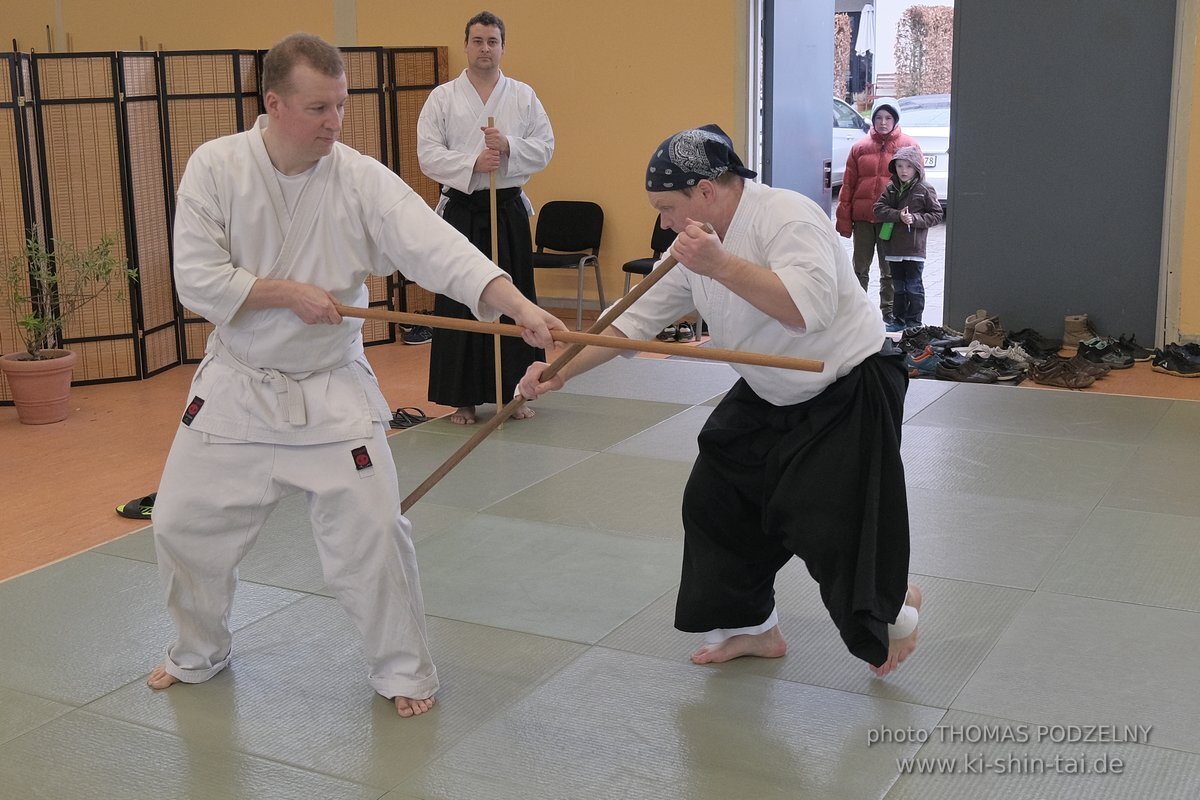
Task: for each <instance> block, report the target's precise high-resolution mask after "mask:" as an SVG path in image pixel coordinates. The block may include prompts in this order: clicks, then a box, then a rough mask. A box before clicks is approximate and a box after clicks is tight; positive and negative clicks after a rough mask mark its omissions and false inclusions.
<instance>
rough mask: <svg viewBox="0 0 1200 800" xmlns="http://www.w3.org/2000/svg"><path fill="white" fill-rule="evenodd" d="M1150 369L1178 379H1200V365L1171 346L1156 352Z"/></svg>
mask: <svg viewBox="0 0 1200 800" xmlns="http://www.w3.org/2000/svg"><path fill="white" fill-rule="evenodd" d="M1150 369H1152V370H1154V371H1155V372H1165V373H1166V374H1167V375H1174V376H1175V377H1177V378H1200V364H1196V363H1193V362H1191V361H1189V360H1188V359H1187V358H1185V357H1184V356H1183V355H1181V354H1180V352H1179V350H1177V349H1175V348H1174V347H1170V346H1168V347H1165V348H1163V349H1162V350H1155V351H1154V357H1153V358H1152V360H1151V363H1150Z"/></svg>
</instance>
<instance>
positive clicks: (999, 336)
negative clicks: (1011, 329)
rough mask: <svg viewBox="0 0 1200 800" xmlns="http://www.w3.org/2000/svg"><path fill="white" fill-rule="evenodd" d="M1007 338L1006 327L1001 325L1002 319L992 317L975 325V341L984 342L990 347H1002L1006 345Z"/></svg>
mask: <svg viewBox="0 0 1200 800" xmlns="http://www.w3.org/2000/svg"><path fill="white" fill-rule="evenodd" d="M1006 336H1007V334H1006V333H1005V332H1004V326H1002V325H1001V324H1000V318H999V317H997V316H991V317H988V318H987V319H983V320H980V321H979V322H976V323H975V337H974V340H975V341H977V342H982V343H983V344H986V345H987V346H988V347H1000V346H1001V345H1002V344H1004V339H1005V337H1006Z"/></svg>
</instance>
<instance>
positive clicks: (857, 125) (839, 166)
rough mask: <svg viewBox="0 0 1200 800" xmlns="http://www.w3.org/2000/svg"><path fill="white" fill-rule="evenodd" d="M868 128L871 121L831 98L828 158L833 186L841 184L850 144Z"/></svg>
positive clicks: (852, 108) (846, 104)
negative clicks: (829, 153)
mask: <svg viewBox="0 0 1200 800" xmlns="http://www.w3.org/2000/svg"><path fill="white" fill-rule="evenodd" d="M869 130H871V123H869V122H867V121H866V120H865V119H863V118H862V115H861V114H859V113H858V112H857V111H855V110H854V107H853V106H851V105H850V104H849V103H844V102H842V101H841V100H839V99H837V98H836V97H835V98H833V151H832V152H833V155H832V156H830V159H829V160H830V162H831V166H832V169H833V175H832V177H831V179H830V185H832V186H833V187H834V188H837V187H838V186H841V185H842V178H843V176H845V174H846V158H847V157H848V156H849V155H850V145H852V144H854V143H855V142H857V141H858V140H859V139H861V138H862V137H863V134H864V133H866V132H867V131H869Z"/></svg>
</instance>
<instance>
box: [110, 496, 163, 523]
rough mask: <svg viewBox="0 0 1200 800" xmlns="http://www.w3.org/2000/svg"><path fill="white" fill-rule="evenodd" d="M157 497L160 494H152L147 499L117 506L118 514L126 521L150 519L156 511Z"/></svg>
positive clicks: (140, 498) (138, 499)
mask: <svg viewBox="0 0 1200 800" xmlns="http://www.w3.org/2000/svg"><path fill="white" fill-rule="evenodd" d="M157 496H158V492H151V493H150V494H148V495H146V496H145V497H139V498H137V499H136V500H130V501H129V502H128V503H122V504H121V505H119V506H117V514H119V515H120V516H122V517H125V518H126V519H150V514H151V512H153V511H154V498H155V497H157Z"/></svg>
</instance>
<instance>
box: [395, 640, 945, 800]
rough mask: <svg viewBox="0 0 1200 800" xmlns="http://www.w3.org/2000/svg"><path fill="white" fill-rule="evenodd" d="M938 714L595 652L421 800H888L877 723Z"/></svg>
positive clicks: (474, 747) (473, 749) (487, 737)
mask: <svg viewBox="0 0 1200 800" xmlns="http://www.w3.org/2000/svg"><path fill="white" fill-rule="evenodd" d="M941 716H942V712H941V711H940V710H939V709H931V708H924V707H920V706H914V705H910V704H906V703H898V702H894V701H887V700H880V699H877V698H868V697H862V696H859V695H852V694H846V693H844V692H836V691H831V690H828V689H821V688H817V687H813V686H803V685H799V684H793V683H789V682H787V681H777V680H770V679H766V678H761V677H758V676H744V677H740V678H737V679H733V680H731V679H727V678H726V677H725V676H724V675H722V674H720V673H719V672H716V671H708V670H699V669H695V668H692V667H689V666H687V665H686V664H681V663H679V662H677V661H663V660H661V659H655V658H647V657H642V656H635V655H629V654H625V653H615V652H612V651H607V650H604V649H602V648H598V649H593V650H591V651H590V652H588V653H587V655H585V656H584V657H582V658H580V659H578V660H576V661H575V662H573V663H572V664H571V665H570V666H569V667H568V668H566V669H564V670H562V671H561V672H559V673H558V674H557V675H555V676H554V677H553V678H552V679H551V680H550V681H548V682H547V683H545V684H544V685H542V686H541V687H539V688H538V689H537V690H536V691H535V692H533V693H531V694H530V695H529V696H528V697H526V698H524V699H523V700H522V701H521V702H520V703H518V704H517V705H516V706H514V707H513V708H510V709H508V710H507V711H506V713H504V714H501V715H497V716H496V717H494V718H493V719H492V720H490V721H489V722H488V724H486V725H484V726H482V727H481V728H480V729H478V730H476V731H474V732H473V733H472V734H471V735H470V736H468V737H467V738H466V739H464V740H463V741H462V742H461V743H459V744H458V745H457V746H455V747H453V748H451V749H450V750H449V752H447V753H446V754H445V755H443V756H442V757H440V758H438V759H437V760H435V761H434V762H432V763H431V764H429V765H428V766H427V767H425V768H424V769H422V770H421V771H420V772H419V773H417V775H416V776H414V778H413V779H412V780H411V781H408V782H406V783H405V784H403V785H402V787H401V788H402V790H403V791H404V792H406V793H408V794H410V795H412V796H416V797H472V798H481V797H487V798H490V799H491V800H525V798H530V797H555V798H579V799H580V800H582V799H583V798H597V797H612V798H624V797H629V798H632V797H638V798H655V800H672V799H673V798H678V799H679V800H684V799H685V798H687V799H688V800H690V799H691V798H698V797H699V798H718V797H721V798H734V797H737V798H743V797H744V798H756V800H768V799H769V798H780V800H783V799H784V798H789V799H790V798H796V797H820V798H829V799H832V798H845V800H858V799H859V798H864V797H879V796H881V795H882V794H883V792H885V791H886V790H887V788H888V786H889V785H890V784H891V783H892V782H893V781H894V780H895V768H894V765H893V763H892V762H893V761H894V759H895V758H896V757H897V756H904V755H910V754H911V753H913V752H915V750H916V747H915V746H913V745H909V746H887V747H879V748H878V749H874V748H872V749H870V750H869V749H868V746H867V731H868V729H869V728H871V727H872V726H876V725H885V726H889V727H897V728H905V727H915V728H922V727H926V726H931V725H933V724H935V723H936V722H937V720H938V719H940V718H941Z"/></svg>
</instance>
